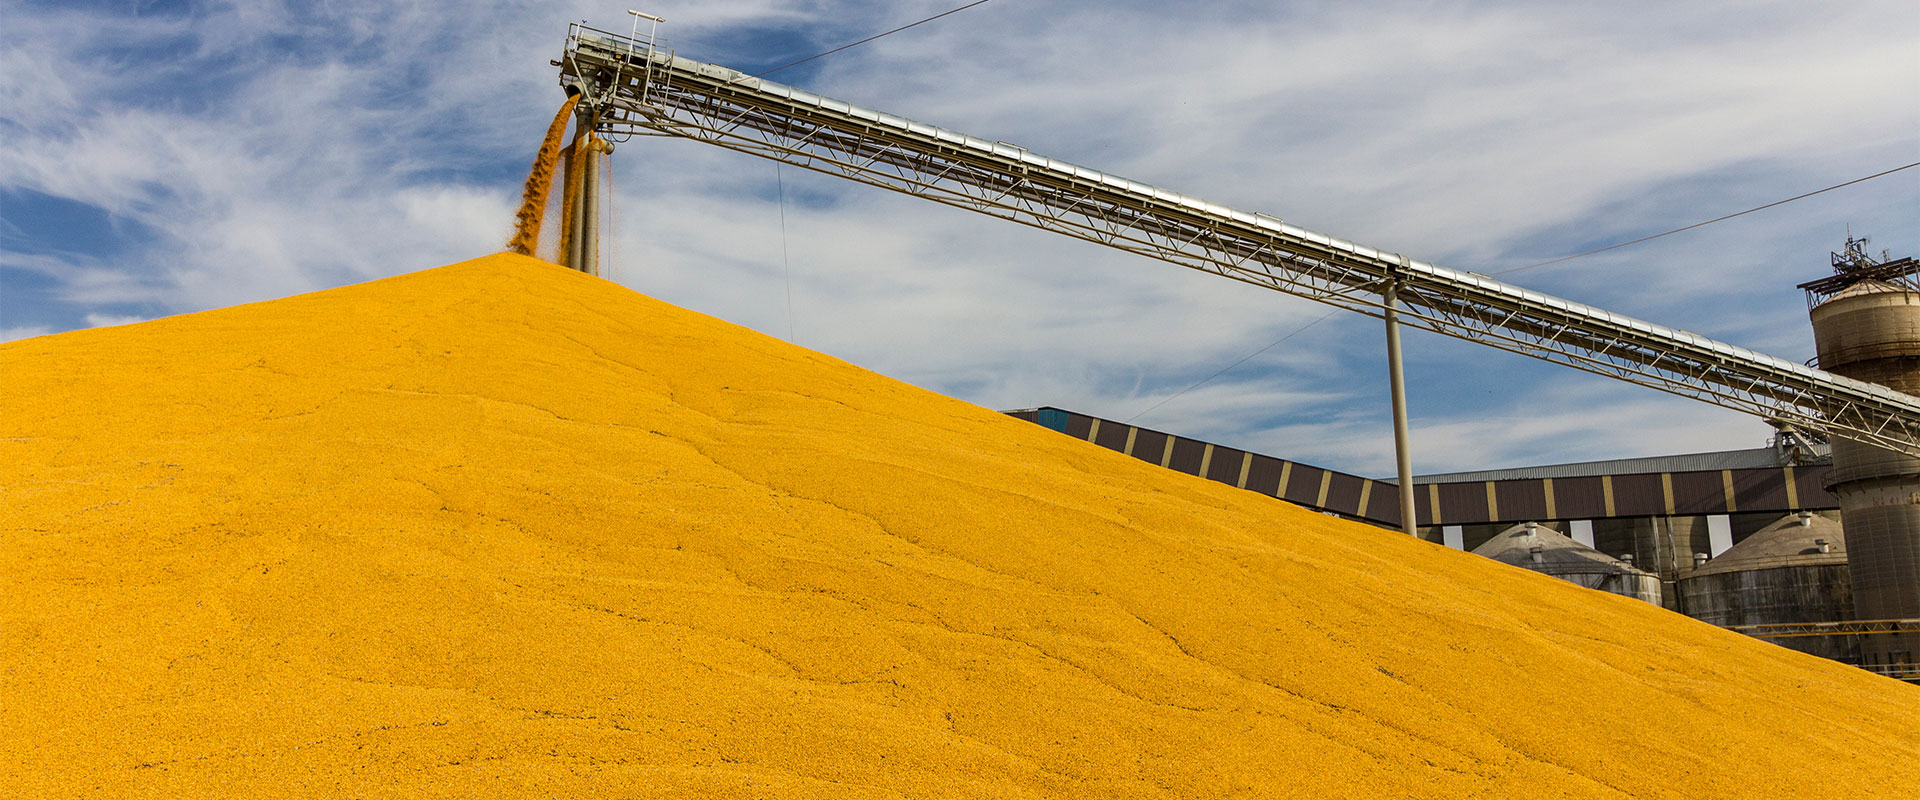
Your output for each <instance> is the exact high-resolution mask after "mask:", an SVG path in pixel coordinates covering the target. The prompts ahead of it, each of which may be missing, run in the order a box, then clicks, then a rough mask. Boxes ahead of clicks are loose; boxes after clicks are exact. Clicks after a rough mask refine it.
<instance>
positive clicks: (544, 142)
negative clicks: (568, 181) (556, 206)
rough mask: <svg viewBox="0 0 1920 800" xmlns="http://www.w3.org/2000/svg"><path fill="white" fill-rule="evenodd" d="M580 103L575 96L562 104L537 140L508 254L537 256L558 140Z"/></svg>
mask: <svg viewBox="0 0 1920 800" xmlns="http://www.w3.org/2000/svg"><path fill="white" fill-rule="evenodd" d="M579 101H580V95H577V94H576V95H571V96H569V97H568V98H567V101H566V102H564V103H561V104H560V111H559V112H558V113H556V114H554V115H553V122H552V123H549V124H548V125H547V135H546V138H544V139H541V140H540V151H539V152H538V153H536V154H535V155H534V157H533V167H532V168H530V169H528V170H527V184H526V187H525V188H524V189H522V190H521V193H520V210H519V211H518V212H517V213H515V214H514V225H513V236H512V237H510V238H508V239H507V252H509V253H518V254H520V255H523V256H530V255H534V254H535V253H537V252H539V249H540V226H541V222H542V221H543V220H545V219H546V216H547V200H548V197H549V196H550V195H551V194H552V193H553V171H554V166H555V164H556V163H557V162H558V161H559V159H560V143H561V139H562V138H564V137H565V136H566V134H567V118H568V117H569V116H571V115H572V114H573V106H574V104H575V103H578V102H579Z"/></svg>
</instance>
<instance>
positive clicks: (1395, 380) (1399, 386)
mask: <svg viewBox="0 0 1920 800" xmlns="http://www.w3.org/2000/svg"><path fill="white" fill-rule="evenodd" d="M1383 299H1385V300H1386V307H1387V315H1386V316H1387V386H1388V392H1390V393H1391V394H1392V395H1393V460H1394V464H1395V466H1396V467H1398V468H1399V482H1400V530H1401V531H1402V532H1404V533H1406V534H1407V535H1408V536H1419V535H1420V534H1419V530H1418V524H1417V522H1416V521H1417V520H1418V519H1419V514H1418V513H1416V512H1415V509H1414V505H1413V455H1412V445H1411V444H1409V443H1408V441H1407V438H1408V436H1407V379H1406V374H1405V371H1404V370H1402V369H1401V367H1400V283H1399V282H1398V281H1395V282H1393V283H1389V284H1387V293H1386V296H1385V297H1384V298H1383Z"/></svg>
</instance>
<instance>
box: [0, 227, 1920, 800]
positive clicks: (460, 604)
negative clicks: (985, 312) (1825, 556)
mask: <svg viewBox="0 0 1920 800" xmlns="http://www.w3.org/2000/svg"><path fill="white" fill-rule="evenodd" d="M0 509H4V512H0V660H3V661H4V663H0V676H3V677H0V729H4V730H5V731H6V732H7V735H6V736H4V737H0V776H5V777H4V780H5V783H6V785H7V786H10V787H11V792H12V793H13V794H14V795H17V796H21V797H36V798H40V797H75V796H92V797H251V796H273V797H281V796H295V797H306V796H312V797H335V796H359V795H366V796H380V797H420V796H450V797H451V796H460V797H471V796H495V797H535V796H538V797H549V796H552V797H634V796H641V797H651V796H663V797H739V798H796V797H819V798H829V797H831V798H841V797H872V798H882V797H885V798H900V797H926V798H933V797H996V798H998V797H1009V798H1012V797H1023V798H1025V797H1031V798H1043V797H1046V798H1079V797H1113V798H1118V797H1154V798H1183V797H1191V798H1201V797H1209V798H1211V797H1234V796H1271V795H1280V794H1284V795H1289V796H1298V797H1354V796H1363V797H1397V798H1413V797H1436V798H1437V797H1520V796H1542V797H1545V796H1551V797H1580V798H1614V797H1620V796H1622V795H1623V794H1625V793H1629V792H1641V793H1646V794H1656V795H1661V796H1673V797H1761V796H1797V797H1807V796H1848V797H1856V796H1870V795H1872V794H1873V793H1875V792H1879V793H1881V796H1901V793H1900V792H1898V791H1894V792H1892V793H1889V792H1888V791H1887V790H1888V787H1900V786H1913V785H1916V784H1920V692H1915V691H1914V690H1913V689H1912V688H1911V687H1908V686H1905V685H1901V684H1899V683H1896V682H1894V681H1891V680H1888V679H1885V678H1880V677H1877V676H1874V675H1871V674H1868V673H1866V672H1863V671H1861V670H1857V669H1853V668H1850V667H1847V666H1844V665H1840V664H1835V663H1832V662H1827V661H1820V660H1817V659H1812V658H1808V657H1805V656H1803V655H1801V654H1797V653H1793V652H1790V651H1787V650H1784V649H1782V648H1778V647H1773V646H1771V645H1768V644H1766V643H1764V642H1759V641H1756V640H1752V639H1749V638H1746V637H1743V636H1740V635H1738V634H1734V633H1730V632H1727V631H1722V630H1718V629H1715V628H1713V627H1711V626H1708V625H1703V624H1700V623H1698V622H1696V621H1693V620H1689V619H1686V618H1684V617H1681V616H1679V615H1676V614H1671V613H1667V612H1664V611H1662V610H1660V609H1658V608H1655V607H1652V606H1648V605H1646V604H1644V603H1640V602H1635V601H1631V600H1626V599H1624V598H1619V597H1614V596H1610V595H1605V594H1599V593H1595V592H1590V591H1585V590H1582V589H1580V588H1578V587H1575V586H1571V585H1569V584H1567V583H1565V582H1563V581H1559V580H1554V579H1551V578H1548V577H1546V576H1542V575H1537V574H1531V573H1527V572H1524V571H1521V570H1513V569H1506V568H1504V567H1500V566H1498V565H1495V564H1491V563H1488V562H1487V561H1485V560H1483V559H1480V558H1476V557H1472V556H1468V555H1466V554H1463V553H1458V552H1455V551H1452V550H1449V549H1447V548H1444V547H1439V546H1436V545H1434V544H1432V543H1429V542H1423V541H1420V540H1417V539H1414V538H1412V537H1407V536H1404V535H1400V534H1398V533H1393V532H1388V531H1384V530H1380V529H1377V528H1374V527H1371V526H1367V525H1362V524H1356V523H1350V522H1343V521H1340V520H1336V519H1332V518H1329V517H1327V516H1325V515H1322V514H1317V513H1313V512H1309V511H1307V510H1304V509H1301V508H1298V507H1296V506H1291V505H1288V504H1286V503H1284V502H1282V501H1280V500H1278V499H1275V498H1272V497H1267V496H1263V495H1259V494H1257V493H1254V492H1248V491H1243V490H1240V489H1236V488H1234V487H1232V486H1230V485H1225V484H1220V483H1213V482H1209V481H1206V480H1202V479H1200V478H1197V477H1193V476H1188V475H1183V474H1180V473H1177V472H1174V471H1171V470H1166V469H1161V468H1159V467H1157V466H1154V465H1151V464H1146V463H1143V462H1141V461H1139V460H1136V459H1133V458H1129V457H1127V456H1125V455H1123V454H1121V453H1117V452H1113V451H1109V450H1106V449H1104V448H1100V447H1097V446H1095V445H1093V444H1091V443H1088V442H1085V441H1080V440H1077V439H1074V438H1072V437H1069V436H1063V435H1060V434H1058V433H1055V432H1053V431H1051V430H1048V429H1046V428H1043V427H1041V426H1037V425H1032V424H1030V423H1026V422H1022V421H1020V420H1016V419H1013V418H1011V417H1007V416H1005V415H1001V414H997V413H994V412H992V411H990V410H988V409H983V408H980V407H978V406H974V405H971V404H968V403H964V402H961V401H959V400H955V399H952V398H949V397H943V396H941V395H939V394H936V393H934V392H930V391H926V390H923V389H919V388H915V387H913V386H910V385H907V384H905V383H901V382H899V381H895V380H891V379H889V378H886V377H883V376H880V375H877V374H874V373H872V372H869V371H867V370H864V369H860V368H858V367H856V366H853V365H851V364H848V363H846V362H844V361H841V360H838V359H835V358H832V357H829V356H825V355H822V354H819V353H816V352H812V351H809V350H806V349H804V348H801V347H797V346H794V345H792V344H790V343H787V342H782V341H779V340H776V339H773V338H771V337H767V336H763V335H760V334H757V333H754V332H752V331H750V330H746V329H744V328H741V327H738V326H735V325H731V324H727V323H725V322H722V321H720V320H716V319H713V318H711V317H707V316H704V315H701V314H697V313H693V312H690V311H687V310H684V309H680V308H676V307H674V306H671V305H669V304H666V303H663V302H660V301H657V300H653V299H650V298H647V297H644V296H642V295H639V294H637V293H635V292H633V291H630V290H628V289H626V288H623V287H621V286H619V285H617V284H614V283H611V282H608V281H603V280H599V279H595V278H592V277H589V276H586V275H583V274H580V273H577V272H572V271H569V270H566V269H563V268H561V267H558V266H554V265H552V264H547V263H544V262H540V261H536V260H534V259H531V258H526V257H520V256H504V255H503V256H493V257H488V258H482V259H477V260H474V261H470V262H466V263H462V264H457V265H453V266H450V267H444V268H440V269H434V270H428V271H425V272H419V273H414V274H409V275H403V276H400V277H395V278H389V279H385V280H380V281H375V282H371V283H366V284H362V285H358V286H351V287H345V288H341V289H335V290H330V291H326V292H319V293H315V294H308V295H302V296H299V297H292V298H287V299H283V300H276V301H272V302H267V303H259V304H254V305H248V306H241V307H236V308H229V309H222V310H218V311H212V312H207V313H203V314H194V315H186V316H179V317H172V318H168V319H163V320H157V321H153V322H148V323H142V324H139V325H132V326H125V327H118V328H100V329H93V330H83V331H76V332H73V333H66V334H60V335H56V336H47V337H40V338H35V339H28V340H23V341H16V342H9V343H5V344H0ZM1702 676H1711V679H1703V677H1702ZM1647 720H1658V721H1659V723H1660V724H1658V725H1648V724H1646V723H1647ZM1810 763H1813V764H1818V765H1819V766H1820V769H1818V770H1813V769H1808V768H1807V765H1808V764H1810Z"/></svg>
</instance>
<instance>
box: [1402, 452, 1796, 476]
mask: <svg viewBox="0 0 1920 800" xmlns="http://www.w3.org/2000/svg"><path fill="white" fill-rule="evenodd" d="M1815 449H1816V453H1815V457H1814V458H1811V459H1804V460H1801V461H1800V462H1798V463H1791V464H1790V463H1789V462H1788V461H1787V460H1786V459H1785V458H1783V457H1782V454H1781V453H1780V452H1779V451H1777V450H1775V449H1774V448H1771V447H1758V448H1754V449H1752V450H1721V451H1718V452H1713V453H1685V454H1681V455H1672V456H1651V457H1647V458H1620V459H1614V460H1611V461H1581V462H1576V463H1571V464H1548V465H1544V466H1538V467H1513V468H1509V469H1489V470H1479V471H1475V472H1444V473H1437V474H1433V475H1415V476H1413V482H1414V485H1416V486H1418V485H1420V484H1425V483H1471V482H1476V481H1510V480H1529V479H1538V478H1582V477H1590V476H1596V475H1635V474H1647V473H1656V472H1708V471H1713V470H1722V469H1765V468H1768V467H1784V466H1802V465H1814V464H1819V465H1824V464H1830V463H1832V461H1833V456H1832V454H1831V452H1830V451H1829V450H1828V449H1827V447H1826V446H1825V445H1817V446H1816V448H1815ZM1381 480H1383V481H1385V482H1387V483H1393V482H1394V481H1393V479H1392V478H1383V479H1381Z"/></svg>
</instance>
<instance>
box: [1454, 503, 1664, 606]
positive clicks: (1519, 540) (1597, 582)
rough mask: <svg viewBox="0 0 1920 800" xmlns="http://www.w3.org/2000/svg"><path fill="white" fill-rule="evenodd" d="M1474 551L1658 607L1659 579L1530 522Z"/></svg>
mask: <svg viewBox="0 0 1920 800" xmlns="http://www.w3.org/2000/svg"><path fill="white" fill-rule="evenodd" d="M1473 552H1474V554H1475V555H1482V556H1486V557H1487V558H1491V559H1493V560H1495V561H1499V562H1501V563H1503V564H1512V565H1513V566H1516V567H1521V568H1523V569H1530V570H1533V571H1534V572H1539V573H1543V574H1547V575H1552V576H1553V577H1556V578H1559V579H1561V580H1565V581H1571V582H1573V583H1577V584H1580V585H1581V586H1585V587H1587V588H1589V589H1599V590H1600V591H1603V592H1612V593H1614V594H1618V595H1625V596H1627V597H1632V598H1635V599H1639V600H1645V601H1647V602H1649V603H1652V604H1654V605H1656V606H1657V605H1660V578H1659V577H1658V576H1656V575H1654V574H1652V573H1649V572H1643V571H1641V570H1638V569H1634V568H1633V566H1632V565H1630V564H1627V563H1626V562H1624V561H1621V560H1619V559H1616V558H1613V557H1611V556H1608V555H1607V554H1605V553H1602V552H1600V551H1598V550H1595V549H1593V548H1591V547H1588V546H1586V545H1584V544H1581V543H1579V542H1576V541H1574V540H1572V539H1569V538H1567V537H1566V536H1565V535H1563V534H1561V533H1560V532H1559V531H1556V530H1553V529H1551V528H1546V527H1542V526H1540V525H1538V524H1535V523H1532V522H1529V523H1526V524H1524V525H1515V526H1513V527H1511V528H1508V529H1506V530H1504V531H1501V532H1500V533H1498V534H1495V535H1494V537H1493V538H1491V539H1488V540H1487V541H1486V542H1485V543H1483V544H1481V545H1480V546H1479V547H1476V548H1474V549H1473Z"/></svg>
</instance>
